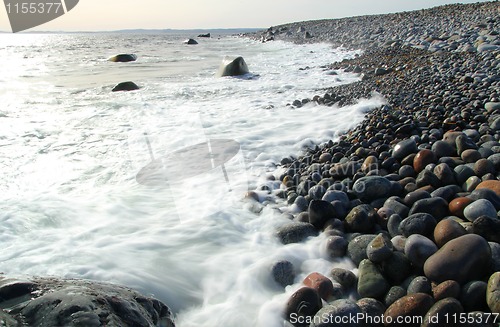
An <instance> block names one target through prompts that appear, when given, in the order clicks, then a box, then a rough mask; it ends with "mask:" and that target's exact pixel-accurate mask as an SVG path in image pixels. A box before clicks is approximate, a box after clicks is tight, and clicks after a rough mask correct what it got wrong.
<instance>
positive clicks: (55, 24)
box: [0, 0, 484, 31]
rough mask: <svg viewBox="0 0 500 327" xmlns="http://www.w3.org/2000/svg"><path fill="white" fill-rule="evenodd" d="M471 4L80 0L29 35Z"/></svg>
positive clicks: (3, 16) (255, 23) (1, 22)
mask: <svg viewBox="0 0 500 327" xmlns="http://www.w3.org/2000/svg"><path fill="white" fill-rule="evenodd" d="M474 2H478V0H475V1H472V0H462V1H453V0H250V1H241V0H217V1H210V0H142V1H141V0H80V2H79V3H78V5H77V6H76V7H75V8H74V9H73V10H71V11H70V12H68V13H67V14H66V15H64V16H62V17H60V18H57V19H55V20H53V21H51V22H48V23H46V24H44V25H41V26H39V27H37V28H35V29H32V30H47V31H53V30H66V31H96V30H116V29H135V28H145V29H163V28H175V29H192V28H231V27H262V28H265V27H269V26H272V25H278V24H282V23H289V22H296V21H302V20H311V19H322V18H340V17H348V16H359V15H367V14H380V13H390V12H398V11H407V10H415V9H422V8H430V7H434V6H438V5H443V4H450V3H474ZM480 2H484V1H480ZM2 7H3V6H2ZM0 30H2V31H10V30H11V29H10V25H9V21H8V18H7V13H6V10H5V7H3V9H0Z"/></svg>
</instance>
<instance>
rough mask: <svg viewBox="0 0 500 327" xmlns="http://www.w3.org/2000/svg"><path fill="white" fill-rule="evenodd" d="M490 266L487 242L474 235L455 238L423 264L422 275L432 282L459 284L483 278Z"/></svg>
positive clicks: (489, 251) (489, 252)
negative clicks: (452, 281) (454, 282)
mask: <svg viewBox="0 0 500 327" xmlns="http://www.w3.org/2000/svg"><path fill="white" fill-rule="evenodd" d="M490 264H491V250H490V246H489V244H488V242H487V241H486V240H485V239H484V238H483V237H481V236H479V235H476V234H467V235H464V236H460V237H457V238H455V239H453V240H451V241H449V242H448V243H446V244H445V245H444V246H443V247H441V248H440V249H439V250H438V251H437V252H436V253H434V254H433V255H432V256H430V257H429V258H428V259H427V260H426V261H425V264H424V273H425V276H426V277H427V278H429V279H430V280H431V281H433V282H437V283H440V282H443V281H445V280H449V279H452V280H455V281H457V282H458V283H460V284H463V283H465V282H468V281H471V280H476V279H480V278H482V277H484V275H485V274H486V272H487V271H488V268H489V267H490Z"/></svg>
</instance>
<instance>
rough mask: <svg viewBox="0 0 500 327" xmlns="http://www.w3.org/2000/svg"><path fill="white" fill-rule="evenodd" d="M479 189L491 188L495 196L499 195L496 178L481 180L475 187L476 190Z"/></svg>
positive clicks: (499, 183)
mask: <svg viewBox="0 0 500 327" xmlns="http://www.w3.org/2000/svg"><path fill="white" fill-rule="evenodd" d="M480 189H487V190H491V191H493V192H495V193H496V195H497V196H500V181H498V180H489V181H484V182H481V183H480V184H479V185H478V186H477V187H476V190H480Z"/></svg>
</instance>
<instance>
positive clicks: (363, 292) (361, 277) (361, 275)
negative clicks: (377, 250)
mask: <svg viewBox="0 0 500 327" xmlns="http://www.w3.org/2000/svg"><path fill="white" fill-rule="evenodd" d="M358 269H359V272H358V294H359V295H360V296H361V297H372V298H376V299H377V298H382V297H383V296H384V295H385V293H386V292H387V291H388V290H389V288H390V285H389V283H388V282H387V281H386V280H385V278H384V276H383V275H382V273H381V272H380V271H379V269H378V268H377V266H376V265H375V264H374V263H373V262H371V261H370V260H368V259H365V260H363V261H361V263H360V264H359V268H358Z"/></svg>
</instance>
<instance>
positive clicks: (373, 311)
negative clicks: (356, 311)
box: [356, 298, 387, 327]
mask: <svg viewBox="0 0 500 327" xmlns="http://www.w3.org/2000/svg"><path fill="white" fill-rule="evenodd" d="M356 304H357V305H358V307H359V308H360V309H361V312H363V318H362V321H361V323H363V324H365V325H370V326H373V327H376V326H383V325H384V324H383V323H382V321H381V319H380V317H382V315H383V314H384V312H385V310H386V309H387V308H386V306H385V305H384V304H383V303H382V302H380V301H378V300H376V299H372V298H364V299H360V300H359V301H358V302H356ZM377 319H378V321H379V323H376V322H377Z"/></svg>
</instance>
